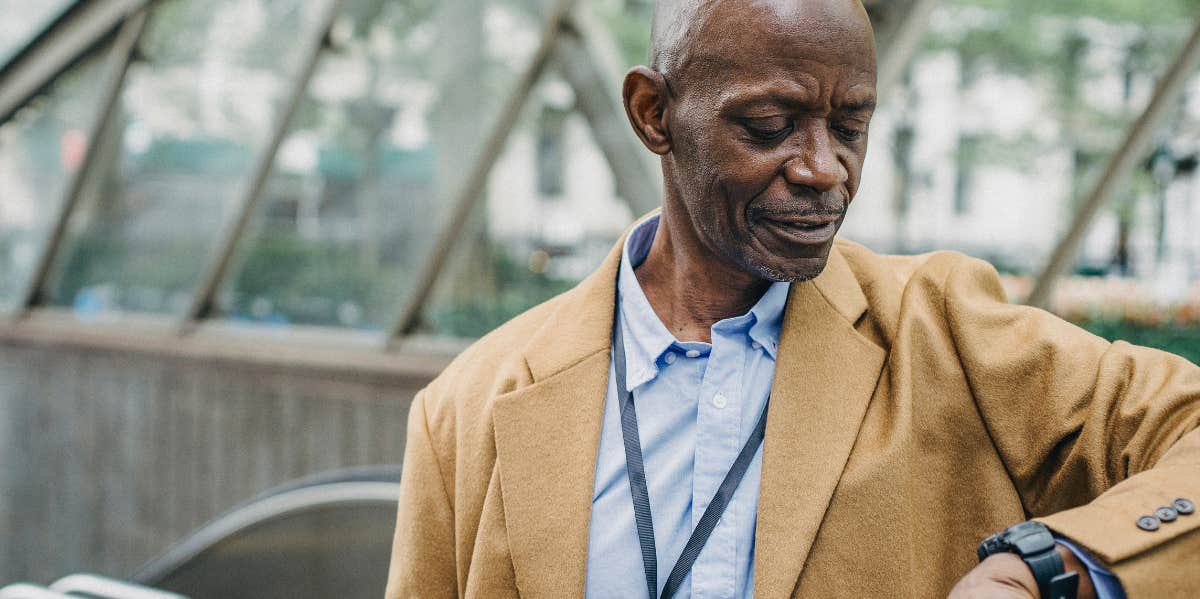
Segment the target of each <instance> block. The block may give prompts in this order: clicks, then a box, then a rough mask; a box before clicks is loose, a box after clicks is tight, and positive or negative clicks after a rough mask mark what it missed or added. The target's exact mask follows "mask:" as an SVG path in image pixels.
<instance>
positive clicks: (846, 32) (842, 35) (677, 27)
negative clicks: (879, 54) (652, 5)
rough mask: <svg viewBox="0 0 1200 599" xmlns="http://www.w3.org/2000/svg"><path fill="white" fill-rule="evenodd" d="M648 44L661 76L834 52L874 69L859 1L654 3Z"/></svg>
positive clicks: (871, 42) (870, 40)
mask: <svg viewBox="0 0 1200 599" xmlns="http://www.w3.org/2000/svg"><path fill="white" fill-rule="evenodd" d="M651 44H652V49H651V60H652V61H653V62H652V66H653V67H654V68H656V69H658V70H659V71H661V72H664V73H671V72H673V71H675V70H677V69H680V68H683V67H684V66H685V65H687V64H689V63H692V62H693V61H697V60H702V61H704V62H706V63H709V64H717V63H721V62H725V63H729V66H736V65H738V64H746V63H748V62H750V61H753V60H769V59H772V58H786V57H787V56H789V55H790V56H792V57H797V56H800V57H802V56H803V55H804V53H805V52H812V53H814V54H829V53H831V52H832V53H834V54H836V53H837V52H839V51H840V52H841V53H843V54H845V55H846V57H849V58H852V59H856V60H857V61H860V62H861V61H862V60H863V59H864V58H869V59H870V60H869V62H870V65H869V66H870V68H871V70H873V69H874V37H873V33H872V31H871V25H870V20H869V19H868V18H867V16H866V12H865V10H864V9H863V8H862V4H861V3H860V2H859V0H659V2H658V5H657V10H656V13H655V22H654V27H653V39H652V40H651ZM833 58H834V59H835V61H836V62H840V61H841V58H839V57H837V56H833Z"/></svg>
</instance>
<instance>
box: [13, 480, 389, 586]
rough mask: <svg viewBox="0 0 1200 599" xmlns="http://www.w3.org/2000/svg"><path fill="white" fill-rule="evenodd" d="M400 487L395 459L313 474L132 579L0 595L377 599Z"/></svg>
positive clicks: (211, 526) (232, 514)
mask: <svg viewBox="0 0 1200 599" xmlns="http://www.w3.org/2000/svg"><path fill="white" fill-rule="evenodd" d="M399 493H400V467H399V466H368V467H360V468H351V469H345V470H336V471H332V472H327V473H323V474H319V475H316V476H313V477H310V478H305V479H301V480H298V481H295V482H292V483H288V484H286V485H283V486H281V487H276V488H274V489H271V490H269V491H267V492H265V493H263V494H262V495H260V496H259V497H257V498H255V499H254V500H252V501H249V502H246V503H244V504H242V505H240V506H238V507H235V508H233V509H232V510H229V511H228V512H226V513H225V514H223V515H221V516H220V517H218V518H216V519H214V520H213V521H211V522H209V523H208V524H206V525H204V526H202V527H201V528H199V529H198V530H196V531H195V532H193V533H192V534H190V535H188V536H187V537H186V538H184V539H183V540H182V541H180V542H179V543H177V544H176V545H175V546H173V547H171V548H170V549H169V550H168V551H167V552H166V553H165V554H163V555H162V557H159V558H158V559H155V560H153V561H151V562H149V563H147V564H146V565H144V566H143V567H142V568H140V569H139V570H138V571H137V572H136V573H135V574H134V575H133V576H132V577H131V578H130V580H129V581H112V580H109V579H104V578H101V577H95V576H90V577H89V575H73V577H67V578H64V579H62V580H60V581H58V582H56V583H54V584H52V585H50V586H49V587H47V588H45V589H42V588H40V587H33V586H32V585H11V586H9V587H5V588H4V589H0V599H27V598H28V599H41V598H43V597H44V598H46V599H51V598H59V597H90V598H93V599H139V598H141V597H145V599H160V598H163V599H175V598H178V599H182V598H190V599H284V598H287V599H318V598H319V599H358V598H360V597H361V598H363V599H366V598H370V599H378V597H380V596H381V595H382V594H383V589H384V586H385V585H386V582H387V567H388V560H389V557H390V553H391V540H392V530H393V527H394V525H395V521H396V500H397V497H398V496H399ZM89 579H95V581H99V582H97V583H96V584H94V585H92V586H88V584H86V581H87V580H89ZM70 580H75V581H76V583H77V584H75V585H74V586H71V587H69V588H65V587H67V585H64V584H63V583H64V581H70ZM80 581H83V584H79V583H80ZM104 585H107V586H104ZM81 586H82V587H83V588H80V587H81ZM39 593H40V594H39ZM155 593H158V594H155ZM180 596H182V597H180Z"/></svg>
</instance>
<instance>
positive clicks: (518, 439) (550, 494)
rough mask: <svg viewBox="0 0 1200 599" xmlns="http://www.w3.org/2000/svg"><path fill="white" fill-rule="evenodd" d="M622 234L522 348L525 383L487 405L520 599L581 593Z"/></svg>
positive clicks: (578, 594)
mask: <svg viewBox="0 0 1200 599" xmlns="http://www.w3.org/2000/svg"><path fill="white" fill-rule="evenodd" d="M623 245H624V238H623V237H622V239H621V240H620V242H618V244H617V246H616V247H615V248H614V249H613V251H612V252H611V253H610V254H609V256H608V257H607V258H606V259H605V261H604V263H603V264H602V265H601V267H600V268H599V269H598V270H597V271H596V272H595V273H594V274H592V275H591V276H590V277H588V278H587V279H585V280H584V281H583V282H582V283H580V285H579V286H578V287H576V288H575V289H574V290H572V291H570V292H568V294H567V295H566V296H565V297H563V298H561V300H560V302H559V306H558V308H557V309H556V310H555V311H554V312H552V313H551V314H550V315H549V317H547V319H546V321H545V322H544V323H543V325H542V326H541V327H539V329H538V332H536V333H535V334H534V335H533V337H531V338H530V340H529V343H528V344H527V346H526V347H525V348H524V349H523V353H524V354H525V359H526V362H527V364H528V365H529V370H530V373H531V374H532V376H533V381H534V382H533V384H532V385H530V386H528V387H524V388H521V389H517V390H515V391H512V392H510V393H507V394H505V395H502V396H500V397H499V398H497V400H496V405H495V410H494V412H493V424H494V426H495V431H496V459H497V464H498V468H499V474H500V486H501V493H502V497H503V502H504V516H505V524H506V526H507V529H508V540H509V546H510V550H511V552H512V557H513V567H514V570H515V574H516V580H517V586H518V588H519V589H520V591H521V596H522V597H533V598H537V597H547V598H557V597H582V596H583V594H584V588H585V584H586V579H585V577H586V571H587V545H588V524H589V519H590V517H591V506H592V484H593V480H594V478H595V466H596V452H597V451H598V449H599V446H600V428H601V424H602V422H603V418H604V399H605V395H606V393H607V388H608V373H609V364H610V357H609V351H610V349H611V346H612V342H611V331H612V322H613V306H614V302H615V297H616V278H617V267H618V265H619V261H620V256H621V254H620V248H621V247H622V246H623Z"/></svg>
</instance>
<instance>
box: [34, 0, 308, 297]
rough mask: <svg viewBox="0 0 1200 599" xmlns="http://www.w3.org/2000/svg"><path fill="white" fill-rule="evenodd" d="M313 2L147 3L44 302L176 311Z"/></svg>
mask: <svg viewBox="0 0 1200 599" xmlns="http://www.w3.org/2000/svg"><path fill="white" fill-rule="evenodd" d="M324 7H325V3H324V2H306V1H304V0H218V1H200V0H174V1H171V2H164V3H162V4H159V5H157V7H156V8H155V10H154V12H153V13H152V14H151V17H150V21H149V23H148V24H147V29H146V31H145V33H144V34H143V35H142V39H141V40H140V41H139V47H138V57H139V60H138V61H137V62H135V63H134V64H133V65H132V66H131V67H130V70H129V74H128V77H127V79H126V82H125V88H124V90H123V92H122V97H121V100H120V105H119V109H118V114H117V115H116V120H117V122H116V123H115V125H116V126H115V127H114V128H113V129H114V130H115V131H116V134H115V135H112V136H110V138H109V139H106V140H104V141H103V142H102V143H103V146H102V147H101V148H99V150H98V151H101V152H103V154H101V156H100V160H101V162H100V168H97V169H96V176H95V177H94V178H93V179H92V180H91V181H89V185H88V186H87V188H86V190H85V191H86V195H85V197H84V198H83V204H82V205H81V208H82V210H81V213H80V214H78V215H77V217H78V218H76V219H74V220H73V222H72V227H71V231H70V234H69V237H68V242H69V243H68V244H67V246H66V247H65V248H64V252H63V254H62V256H61V259H60V260H59V263H58V264H57V265H56V270H55V276H54V277H53V279H52V285H51V286H50V287H49V294H48V295H49V300H50V301H51V303H53V304H56V305H64V306H71V307H73V308H74V309H75V310H76V311H77V312H78V313H81V314H91V313H97V312H106V311H112V310H131V311H146V312H168V313H180V312H182V311H183V310H184V309H186V306H187V305H188V303H189V301H190V298H191V295H192V294H193V292H194V289H195V286H196V284H197V278H198V276H199V274H200V271H201V270H202V268H203V267H204V264H205V262H206V260H208V257H209V255H210V253H211V252H212V250H213V247H214V244H215V242H216V237H217V233H218V229H219V228H220V226H221V224H222V223H223V222H224V219H225V218H226V217H227V216H228V214H227V213H228V210H229V208H230V207H231V204H232V203H233V202H234V201H235V200H236V199H237V198H238V197H239V195H240V192H241V189H242V187H243V185H245V184H246V182H247V175H248V174H249V169H250V168H251V166H252V165H253V162H254V157H255V155H256V153H257V152H260V151H262V149H263V146H264V143H265V141H266V137H267V135H268V132H269V128H270V125H271V123H272V120H273V119H274V117H275V114H276V111H277V110H278V107H279V106H280V104H281V102H282V100H283V99H284V98H283V97H282V96H283V94H284V93H286V92H287V89H288V85H289V82H290V79H291V77H292V76H293V75H294V73H295V71H296V69H297V67H298V65H299V63H300V61H301V60H302V58H303V57H302V56H301V52H302V51H303V50H304V48H305V47H306V46H307V45H308V44H307V42H308V40H309V39H311V37H312V36H313V35H314V33H315V32H314V27H316V26H318V21H319V20H320V15H321V12H322V11H323V10H324Z"/></svg>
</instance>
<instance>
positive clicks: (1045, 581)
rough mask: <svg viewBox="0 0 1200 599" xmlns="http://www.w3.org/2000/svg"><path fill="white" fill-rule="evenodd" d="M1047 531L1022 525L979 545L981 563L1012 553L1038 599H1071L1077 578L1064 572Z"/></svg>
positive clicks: (1039, 526)
mask: <svg viewBox="0 0 1200 599" xmlns="http://www.w3.org/2000/svg"><path fill="white" fill-rule="evenodd" d="M1055 547H1056V542H1055V540H1054V535H1053V534H1051V532H1050V530H1049V529H1048V528H1046V526H1045V525H1044V524H1042V523H1040V522H1032V521H1031V522H1022V523H1020V524H1017V525H1016V526H1013V527H1011V528H1009V529H1008V530H1005V531H1004V532H1001V533H997V534H994V535H992V536H990V537H988V538H987V539H985V540H984V541H983V542H982V543H980V544H979V559H980V560H981V561H982V560H984V559H986V558H987V557H988V556H990V555H994V554H997V553H1015V554H1017V555H1018V556H1020V557H1021V559H1022V560H1024V562H1025V564H1026V565H1028V566H1029V570H1030V571H1031V572H1032V573H1033V579H1034V580H1036V581H1037V585H1038V594H1039V595H1040V596H1041V599H1075V596H1076V594H1077V593H1078V590H1079V575H1078V574H1076V573H1074V572H1067V571H1066V567H1065V566H1064V564H1063V560H1062V556H1060V555H1059V554H1058V550H1057V549H1056V548H1055Z"/></svg>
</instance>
